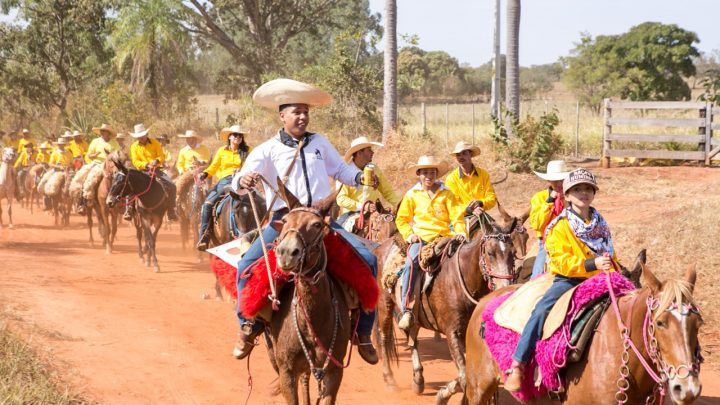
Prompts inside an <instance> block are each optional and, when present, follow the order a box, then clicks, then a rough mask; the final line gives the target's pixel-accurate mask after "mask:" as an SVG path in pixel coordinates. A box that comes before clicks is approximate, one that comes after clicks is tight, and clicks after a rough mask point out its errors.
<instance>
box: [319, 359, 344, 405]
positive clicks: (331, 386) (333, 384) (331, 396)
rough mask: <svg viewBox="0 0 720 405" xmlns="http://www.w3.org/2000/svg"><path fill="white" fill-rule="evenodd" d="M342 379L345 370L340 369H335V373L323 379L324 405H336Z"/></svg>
mask: <svg viewBox="0 0 720 405" xmlns="http://www.w3.org/2000/svg"><path fill="white" fill-rule="evenodd" d="M342 378H343V369H342V368H338V367H335V368H334V371H332V372H331V373H329V374H326V375H325V378H323V385H324V387H323V393H322V394H323V398H322V404H323V405H335V401H336V400H337V393H338V391H339V390H340V382H341V381H342Z"/></svg>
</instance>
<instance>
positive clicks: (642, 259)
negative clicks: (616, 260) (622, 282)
mask: <svg viewBox="0 0 720 405" xmlns="http://www.w3.org/2000/svg"><path fill="white" fill-rule="evenodd" d="M646 262H647V252H646V250H645V249H643V250H641V251H640V253H638V255H637V258H636V259H635V264H634V265H633V268H632V269H630V270H627V269H625V268H623V269H622V273H623V276H625V277H626V278H627V279H628V280H630V281H632V283H633V284H634V285H635V287H637V288H640V277H641V276H642V274H643V269H644V268H645V263H646Z"/></svg>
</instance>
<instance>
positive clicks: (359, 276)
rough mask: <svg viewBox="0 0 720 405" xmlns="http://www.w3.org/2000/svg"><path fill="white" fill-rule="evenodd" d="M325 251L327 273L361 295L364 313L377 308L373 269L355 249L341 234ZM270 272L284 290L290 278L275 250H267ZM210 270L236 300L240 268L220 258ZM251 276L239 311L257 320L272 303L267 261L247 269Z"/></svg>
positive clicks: (332, 238) (327, 240) (328, 241)
mask: <svg viewBox="0 0 720 405" xmlns="http://www.w3.org/2000/svg"><path fill="white" fill-rule="evenodd" d="M324 242H325V249H326V250H327V252H328V266H327V269H328V272H329V273H330V274H332V275H333V277H335V278H336V279H337V280H340V281H342V282H344V283H346V284H348V285H349V286H350V287H352V288H353V289H354V290H355V291H356V292H357V294H358V298H359V299H360V305H361V306H362V308H363V309H364V310H365V311H370V310H373V309H375V306H376V305H377V301H378V297H379V296H380V290H379V289H378V286H377V281H376V280H375V277H373V276H372V273H371V272H370V268H369V267H368V265H367V264H366V263H365V261H364V260H363V259H362V258H361V257H360V255H358V254H357V253H356V252H355V250H353V248H352V247H351V246H350V245H349V244H348V243H347V242H346V241H345V240H343V239H342V238H341V237H340V236H339V235H338V234H336V233H335V232H330V233H329V234H328V235H327V236H326V237H325V240H324ZM268 259H269V261H270V270H271V271H272V272H273V278H274V279H275V283H276V286H277V289H278V291H279V290H280V289H282V287H283V286H284V285H285V282H287V280H288V279H289V277H290V275H289V274H288V273H285V272H283V271H281V270H279V269H278V268H277V267H276V266H277V262H276V260H275V251H274V250H270V251H268ZM211 267H212V270H213V272H214V273H215V274H217V276H218V280H220V284H221V285H222V286H223V287H224V288H225V289H226V290H228V291H229V292H230V293H231V294H233V296H234V297H236V298H237V287H236V285H235V282H236V275H237V269H236V268H235V267H234V266H231V265H229V264H227V263H225V262H223V261H222V260H220V259H218V258H217V257H213V258H212V261H211ZM248 270H249V271H250V273H251V274H252V276H251V277H250V278H249V279H248V282H247V284H246V285H245V288H244V289H243V296H242V299H241V300H240V311H241V312H242V314H243V315H244V316H246V317H248V318H254V317H255V316H256V315H257V313H258V312H260V310H261V309H262V308H263V307H265V305H268V304H269V303H270V300H269V299H268V296H269V295H270V292H271V290H270V283H269V282H268V276H267V270H266V269H265V260H264V259H263V258H260V259H258V260H257V261H256V262H255V263H253V264H252V265H251V266H250V268H249V269H248Z"/></svg>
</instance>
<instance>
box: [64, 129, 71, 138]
mask: <svg viewBox="0 0 720 405" xmlns="http://www.w3.org/2000/svg"><path fill="white" fill-rule="evenodd" d="M62 137H63V138H72V137H73V134H72V132H70V131H65V133H64V134H63V135H62Z"/></svg>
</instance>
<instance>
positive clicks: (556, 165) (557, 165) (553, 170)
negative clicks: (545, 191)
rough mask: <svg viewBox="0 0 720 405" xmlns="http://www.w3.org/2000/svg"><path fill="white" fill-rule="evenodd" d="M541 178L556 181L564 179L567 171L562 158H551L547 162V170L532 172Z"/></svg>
mask: <svg viewBox="0 0 720 405" xmlns="http://www.w3.org/2000/svg"><path fill="white" fill-rule="evenodd" d="M533 173H535V174H536V175H537V176H538V177H540V178H541V179H544V180H547V181H558V180H564V179H565V177H567V175H568V173H569V171H568V169H567V165H566V164H565V161H564V160H551V161H549V162H548V164H547V172H546V173H541V172H535V171H534V172H533Z"/></svg>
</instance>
